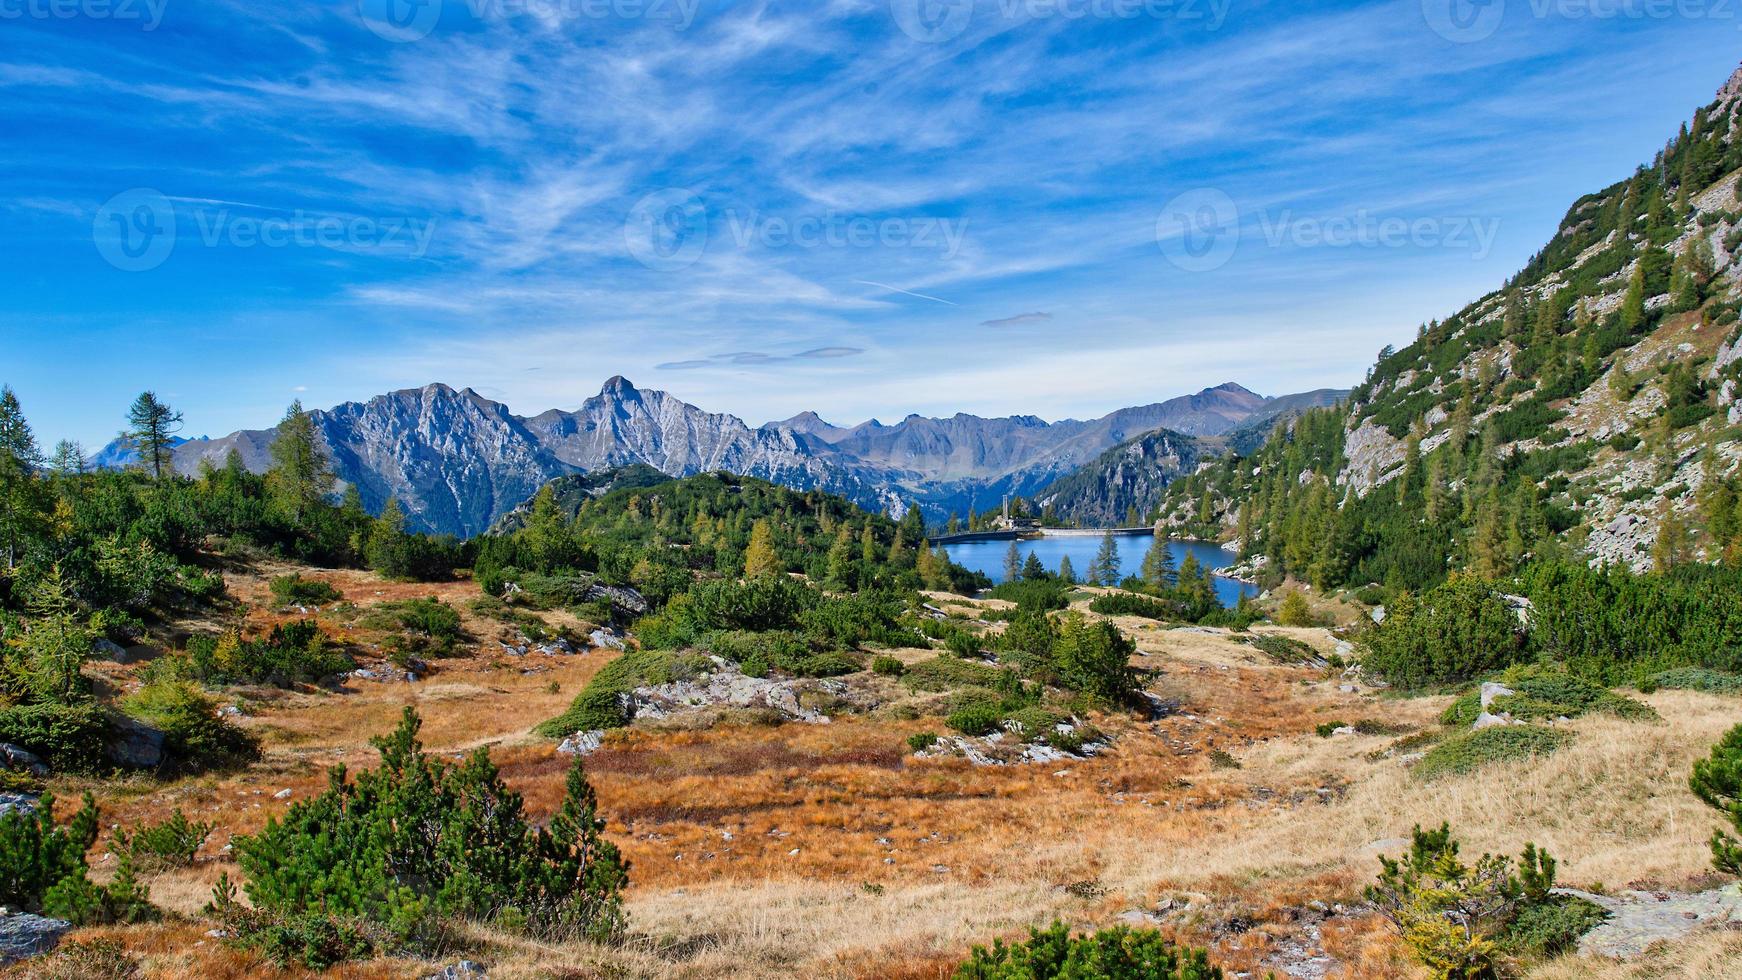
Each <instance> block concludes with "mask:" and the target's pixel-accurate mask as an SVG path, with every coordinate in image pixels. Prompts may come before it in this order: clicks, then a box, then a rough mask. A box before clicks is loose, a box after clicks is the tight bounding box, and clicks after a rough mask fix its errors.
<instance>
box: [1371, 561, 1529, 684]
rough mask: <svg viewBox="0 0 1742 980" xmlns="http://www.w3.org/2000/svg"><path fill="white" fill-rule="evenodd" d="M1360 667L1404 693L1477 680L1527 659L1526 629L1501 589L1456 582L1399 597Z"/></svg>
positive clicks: (1373, 632) (1466, 580)
mask: <svg viewBox="0 0 1742 980" xmlns="http://www.w3.org/2000/svg"><path fill="white" fill-rule="evenodd" d="M1363 642H1364V643H1365V645H1366V647H1367V652H1366V654H1365V656H1363V657H1362V658H1361V666H1362V667H1364V668H1366V669H1367V670H1371V671H1373V672H1375V673H1377V674H1379V675H1381V676H1383V677H1384V678H1385V679H1386V680H1387V681H1390V682H1391V683H1392V684H1395V685H1397V686H1398V687H1401V688H1405V689H1417V688H1422V687H1428V686H1432V685H1438V684H1455V683H1459V682H1462V681H1468V680H1473V679H1475V678H1477V677H1481V676H1483V675H1486V674H1490V673H1493V672H1494V671H1497V670H1501V669H1504V668H1506V667H1509V666H1511V665H1512V664H1513V663H1515V662H1517V661H1518V660H1519V659H1520V658H1521V657H1522V656H1523V655H1524V642H1525V636H1524V628H1523V625H1522V624H1521V623H1520V622H1519V620H1518V616H1517V614H1516V613H1514V612H1513V611H1512V607H1511V606H1510V605H1508V604H1507V602H1506V600H1505V599H1504V598H1502V597H1501V595H1500V592H1499V590H1498V589H1496V588H1494V587H1493V586H1492V585H1489V584H1487V583H1484V582H1480V581H1477V580H1475V579H1469V578H1454V579H1452V580H1451V581H1449V582H1447V583H1446V584H1444V585H1441V586H1438V587H1436V588H1432V589H1429V590H1427V591H1426V592H1423V593H1421V594H1420V595H1411V594H1408V593H1404V594H1401V595H1399V596H1398V597H1397V598H1396V599H1395V600H1394V601H1393V602H1392V604H1391V605H1390V606H1388V607H1387V609H1386V616H1385V622H1383V623H1380V624H1379V625H1377V626H1375V627H1374V628H1373V629H1371V630H1368V631H1367V633H1366V635H1365V638H1364V640H1363Z"/></svg>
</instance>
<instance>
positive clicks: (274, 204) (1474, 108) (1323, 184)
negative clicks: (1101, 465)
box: [0, 0, 1742, 448]
mask: <svg viewBox="0 0 1742 980" xmlns="http://www.w3.org/2000/svg"><path fill="white" fill-rule="evenodd" d="M418 2H419V0H360V2H359V0H343V2H333V3H283V4H273V3H260V2H258V0H0V131H3V132H4V133H6V134H7V135H6V138H5V139H4V141H3V142H0V186H3V187H4V191H3V193H0V206H3V207H4V209H5V220H4V222H3V223H0V247H3V248H4V251H5V254H6V256H7V261H6V263H5V268H6V273H5V289H4V292H3V293H0V380H4V381H6V382H9V383H10V384H12V385H13V386H14V387H15V388H16V389H17V391H18V393H19V395H20V397H21V398H22V399H23V401H24V404H25V408H26V410H27V412H28V413H29V414H30V416H31V418H32V421H33V422H34V423H35V425H36V427H37V429H38V432H39V435H40V436H42V437H44V438H45V439H48V440H52V439H56V438H61V437H71V438H77V439H80V440H83V441H85V442H86V443H87V444H89V445H90V446H92V447H93V448H94V447H95V446H96V445H98V444H100V443H101V442H103V441H104V440H105V439H107V438H108V437H109V436H111V435H112V434H113V433H114V431H115V430H116V429H117V428H118V426H119V424H120V420H121V416H122V413H123V411H124V409H125V407H126V405H127V403H128V402H129V401H130V399H131V398H132V396H133V395H135V394H136V393H137V392H138V391H140V390H142V389H145V388H152V389H155V390H156V391H158V392H159V394H161V395H163V396H165V397H166V398H167V399H168V400H169V401H171V402H172V403H173V404H175V405H176V406H177V407H179V408H181V409H183V410H184V412H185V413H186V416H187V420H188V432H189V434H195V433H211V434H222V433H224V432H227V431H230V430H233V429H236V428H241V427H257V426H263V425H267V424H270V423H271V422H273V421H274V420H275V419H276V418H277V417H278V415H279V414H280V413H281V412H282V411H283V408H284V406H285V405H286V404H287V403H288V402H289V401H290V400H291V399H292V398H298V397H300V398H302V399H303V400H304V401H305V402H306V403H307V404H309V405H310V406H311V407H319V406H326V405H331V404H335V403H338V402H341V401H345V400H350V399H358V398H366V397H368V396H370V395H372V394H376V393H379V392H382V391H387V390H391V389H394V388H400V387H409V386H416V385H421V384H424V383H427V382H430V381H443V382H447V383H449V384H453V385H455V386H467V385H469V386H472V387H475V388H477V389H478V390H479V391H481V392H483V393H485V394H487V395H490V396H492V397H495V398H499V399H501V400H503V401H505V402H507V403H508V404H509V405H510V407H512V408H513V409H514V410H516V411H519V412H522V413H528V414H530V413H535V412H538V411H541V410H544V409H547V408H553V407H556V408H569V407H573V406H574V405H576V404H578V403H579V402H580V401H582V400H583V399H584V398H586V397H587V396H589V395H591V394H593V393H594V392H596V391H597V389H598V387H599V385H600V384H601V382H602V381H603V380H604V379H606V378H607V377H609V376H611V375H613V374H623V375H626V376H628V377H629V378H631V379H632V380H633V381H635V382H636V383H637V384H639V385H642V386H644V387H657V388H663V389H666V390H668V391H672V392H673V393H675V394H677V395H679V396H681V397H683V398H684V399H686V400H688V401H691V402H693V403H695V404H698V405H701V406H703V407H705V408H708V409H711V410H716V411H730V412H733V413H735V414H738V415H740V416H742V417H744V418H745V419H746V420H748V421H750V422H751V423H752V424H756V423H760V422H762V421H766V420H768V419H772V418H780V417H785V416H787V415H791V414H793V413H795V412H798V411H800V410H803V409H815V410H817V411H818V412H820V413H821V414H823V416H824V417H825V418H829V419H831V420H835V421H840V422H853V421H858V420H861V419H863V418H866V417H870V416H873V415H876V416H880V417H882V418H884V419H886V420H888V419H894V418H898V417H900V416H902V415H904V414H906V413H908V412H919V413H922V414H950V413H953V412H956V411H969V412H975V413H979V414H1015V413H1024V414H1036V415H1040V416H1042V417H1046V418H1061V417H1067V416H1075V417H1087V416H1092V415H1099V414H1102V413H1104V412H1106V411H1109V410H1111V409H1113V408H1116V407H1119V406H1123V405H1129V404H1138V403H1144V402H1149V401H1156V400H1160V399H1163V398H1167V397H1171V396H1173V395H1176V394H1180V393H1182V392H1186V391H1192V390H1196V389H1198V388H1201V387H1204V386H1207V385H1212V384H1216V383H1220V382H1223V381H1228V380H1235V381H1239V382H1241V383H1243V384H1245V385H1247V386H1248V387H1251V388H1253V389H1255V390H1259V391H1263V392H1266V393H1281V392H1284V391H1292V390H1300V389H1305V388H1312V387H1320V386H1330V385H1348V384H1352V383H1354V382H1356V381H1359V380H1360V378H1361V376H1362V374H1363V373H1364V371H1365V369H1366V367H1367V365H1368V364H1369V363H1370V362H1371V360H1372V357H1373V354H1374V353H1375V352H1376V351H1377V350H1378V349H1379V348H1380V347H1381V346H1383V345H1384V344H1386V343H1394V342H1395V343H1403V342H1407V340H1408V339H1409V338H1411V337H1412V336H1413V334H1414V331H1415V326H1416V324H1418V323H1419V322H1421V321H1423V320H1425V319H1428V318H1430V317H1434V316H1442V315H1445V314H1446V313H1449V312H1451V311H1453V310H1455V309H1457V308H1458V307H1459V306H1461V305H1462V304H1463V303H1464V302H1466V301H1468V300H1470V299H1473V298H1475V297H1476V296H1479V295H1481V294H1482V293H1485V292H1487V291H1488V290H1490V289H1492V288H1494V287H1496V286H1497V285H1499V284H1500V283H1501V282H1502V281H1503V279H1504V278H1505V277H1506V276H1507V275H1508V274H1510V273H1511V272H1513V271H1515V270H1516V269H1517V268H1518V267H1519V266H1520V265H1521V264H1522V263H1523V261H1524V260H1525V259H1526V258H1527V257H1528V256H1529V255H1530V254H1531V253H1532V252H1534V251H1535V250H1536V249H1538V248H1539V247H1540V246H1541V245H1542V244H1543V243H1544V242H1545V241H1546V240H1547V239H1548V237H1549V236H1550V235H1552V234H1553V232H1554V230H1555V227H1556V223H1557V222H1558V220H1559V218H1560V216H1561V215H1562V214H1563V213H1564V210H1565V208H1566V206H1567V205H1568V204H1570V203H1571V201H1572V200H1573V199H1574V198H1575V197H1577V196H1578V195H1580V194H1582V193H1585V192H1588V191H1591V190H1595V189H1598V188H1600V187H1602V186H1604V185H1606V184H1608V183H1610V182H1612V181H1614V180H1616V179H1619V178H1621V177H1623V176H1625V175H1626V174H1628V173H1629V172H1630V171H1631V170H1632V168H1633V166H1634V165H1635V164H1637V163H1640V162H1644V161H1647V160H1649V159H1650V157H1651V155H1652V154H1653V153H1654V152H1655V150H1656V149H1657V148H1658V147H1659V146H1661V145H1662V143H1663V142H1664V140H1665V139H1667V138H1668V137H1669V136H1670V135H1672V134H1673V133H1674V131H1675V128H1676V126H1677V125H1678V124H1679V122H1680V121H1682V120H1684V119H1686V118H1688V117H1689V116H1691V114H1692V111H1693V109H1694V108H1695V107H1696V106H1698V105H1702V104H1704V103H1706V102H1707V101H1709V100H1710V99H1711V97H1712V94H1713V92H1714V91H1715V90H1716V88H1717V87H1718V86H1719V85H1720V84H1721V83H1722V82H1723V81H1724V79H1725V78H1726V77H1727V76H1728V75H1729V73H1730V71H1731V70H1732V69H1733V68H1734V67H1735V65H1736V62H1737V59H1738V56H1739V55H1742V11H1738V10H1735V9H1733V8H1734V6H1735V5H1733V4H1720V3H1717V2H1716V0H1712V3H1711V5H1710V6H1709V7H1708V6H1706V5H1705V4H1704V3H1702V2H1701V0H1684V2H1683V3H1682V4H1681V5H1680V6H1679V7H1678V8H1675V9H1671V10H1668V11H1667V12H1666V10H1665V8H1664V7H1663V6H1661V5H1659V4H1656V3H1643V2H1642V3H1629V2H1626V0H1611V2H1608V3H1603V2H1601V0H1598V2H1596V3H1595V4H1592V3H1586V2H1584V0H1487V2H1486V3H1485V4H1482V5H1480V6H1469V0H1400V2H1389V3H1366V4H1351V3H1342V4H1315V3H1301V2H1288V3H1279V2H1254V0H1171V2H1170V0H1153V2H1143V0H1063V2H1061V3H1054V2H1051V0H862V2H856V0H833V2H828V0H822V2H815V3H775V2H768V3H750V2H740V3H723V2H715V0H454V2H450V3H446V4H445V5H437V6H421V7H420V6H417V3H418ZM422 2H424V3H426V4H433V3H435V0H422ZM1449 4H1456V5H1457V6H1456V7H1455V8H1454V7H1449V6H1447V5H1449ZM166 231H173V237H172V236H171V235H168V234H166V233H165V232H166Z"/></svg>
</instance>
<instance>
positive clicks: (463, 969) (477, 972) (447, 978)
mask: <svg viewBox="0 0 1742 980" xmlns="http://www.w3.org/2000/svg"><path fill="white" fill-rule="evenodd" d="M485 976H487V974H486V973H485V972H484V964H482V963H474V962H472V961H471V960H461V961H459V962H458V963H455V964H453V965H451V966H446V967H443V968H442V969H441V970H440V971H439V972H437V973H432V974H430V975H429V976H427V977H424V978H423V980H483V978H484V977H485Z"/></svg>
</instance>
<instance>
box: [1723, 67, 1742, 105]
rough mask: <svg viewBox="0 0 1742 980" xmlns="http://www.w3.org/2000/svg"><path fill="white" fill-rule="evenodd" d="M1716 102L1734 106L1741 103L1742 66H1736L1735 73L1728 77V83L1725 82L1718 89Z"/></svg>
mask: <svg viewBox="0 0 1742 980" xmlns="http://www.w3.org/2000/svg"><path fill="white" fill-rule="evenodd" d="M1718 101H1719V102H1723V103H1726V104H1729V105H1735V104H1736V103H1737V102H1739V101H1742V65H1738V66H1737V68H1736V71H1735V72H1734V73H1732V74H1731V75H1730V79H1729V81H1726V82H1725V83H1724V86H1723V87H1722V88H1720V89H1718Z"/></svg>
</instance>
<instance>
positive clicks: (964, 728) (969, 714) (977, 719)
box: [944, 704, 1003, 735]
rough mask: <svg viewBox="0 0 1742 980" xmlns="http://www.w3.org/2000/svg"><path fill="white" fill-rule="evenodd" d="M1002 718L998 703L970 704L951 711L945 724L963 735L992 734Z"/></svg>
mask: <svg viewBox="0 0 1742 980" xmlns="http://www.w3.org/2000/svg"><path fill="white" fill-rule="evenodd" d="M1002 718H1003V713H1002V712H1001V711H999V710H998V707H997V706H996V705H991V704H969V705H965V706H963V707H960V708H957V709H956V710H954V711H952V712H950V715H949V717H948V718H945V719H944V724H946V725H948V726H950V727H951V728H953V729H955V730H956V731H958V732H961V733H962V734H963V735H990V734H992V733H993V732H995V731H997V730H998V723H999V722H1000V721H1001V720H1002Z"/></svg>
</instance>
